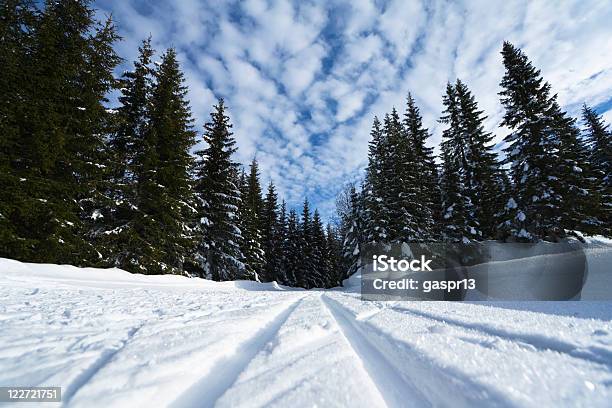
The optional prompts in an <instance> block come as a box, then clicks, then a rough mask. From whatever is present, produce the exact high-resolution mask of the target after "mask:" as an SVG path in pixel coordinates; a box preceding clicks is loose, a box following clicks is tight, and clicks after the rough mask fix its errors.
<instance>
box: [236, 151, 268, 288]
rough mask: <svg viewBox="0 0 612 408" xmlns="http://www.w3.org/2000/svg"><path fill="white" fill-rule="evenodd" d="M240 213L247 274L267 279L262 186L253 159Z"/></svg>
mask: <svg viewBox="0 0 612 408" xmlns="http://www.w3.org/2000/svg"><path fill="white" fill-rule="evenodd" d="M240 197H241V203H240V214H241V220H240V221H241V223H242V226H243V231H242V238H243V243H244V245H243V248H242V253H243V255H244V262H245V268H246V271H247V274H248V275H249V276H257V277H258V279H259V280H262V281H264V282H265V281H266V276H264V274H263V267H264V250H263V247H262V228H261V226H262V224H261V217H262V209H263V200H262V197H261V186H260V182H259V165H258V163H257V160H255V159H253V161H252V162H251V166H250V171H249V175H248V176H247V178H246V182H245V183H244V185H243V186H242V189H241V195H240Z"/></svg>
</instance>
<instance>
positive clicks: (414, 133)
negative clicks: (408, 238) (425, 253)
mask: <svg viewBox="0 0 612 408" xmlns="http://www.w3.org/2000/svg"><path fill="white" fill-rule="evenodd" d="M403 126H404V131H405V132H406V135H407V139H408V141H409V144H410V146H411V150H412V152H413V160H412V169H413V171H414V174H415V177H413V180H412V183H413V188H414V191H415V195H416V199H415V201H414V203H412V217H413V218H414V219H415V228H416V235H415V237H414V238H413V240H419V241H432V240H434V239H435V238H436V236H437V232H436V229H437V228H436V215H437V214H438V213H439V211H440V191H439V187H438V171H437V167H436V163H435V158H434V155H433V148H431V147H427V146H426V145H425V143H426V140H427V138H429V132H428V130H427V129H426V128H424V127H423V119H422V117H421V113H420V111H419V108H418V107H417V106H416V103H415V101H414V99H413V98H412V95H411V94H410V93H408V100H407V108H406V113H405V114H404V121H403Z"/></svg>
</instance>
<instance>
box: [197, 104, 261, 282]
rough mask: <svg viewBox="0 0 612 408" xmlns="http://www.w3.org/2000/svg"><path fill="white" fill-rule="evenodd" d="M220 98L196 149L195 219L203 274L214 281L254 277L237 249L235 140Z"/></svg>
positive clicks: (239, 243) (239, 237) (238, 246)
mask: <svg viewBox="0 0 612 408" xmlns="http://www.w3.org/2000/svg"><path fill="white" fill-rule="evenodd" d="M231 128H232V125H231V123H230V119H229V117H228V116H227V115H226V113H225V103H224V101H223V99H220V100H219V101H218V103H217V105H215V106H214V111H213V112H212V113H211V121H210V122H208V123H206V125H205V126H204V129H205V132H204V141H205V142H206V143H207V145H208V146H207V147H206V149H204V150H201V151H198V153H197V154H198V156H199V159H198V161H197V164H196V192H197V194H198V196H199V197H200V202H201V203H202V204H201V205H200V206H199V211H198V218H199V220H200V228H201V236H202V240H201V242H200V244H199V248H198V249H199V253H200V254H201V260H200V263H201V267H202V270H203V276H205V277H207V278H209V279H214V280H230V279H236V278H247V279H257V276H256V275H253V274H247V271H246V269H245V265H244V263H243V262H242V260H243V259H244V257H243V254H242V251H241V241H242V231H241V230H240V223H239V219H238V211H239V208H238V206H239V204H240V191H239V189H238V182H239V180H238V177H239V174H238V170H237V164H236V163H235V162H233V161H232V154H233V153H234V152H235V151H236V148H235V147H234V146H235V144H236V141H235V140H234V138H233V136H232V133H231Z"/></svg>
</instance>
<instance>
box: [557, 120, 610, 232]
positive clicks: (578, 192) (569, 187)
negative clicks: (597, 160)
mask: <svg viewBox="0 0 612 408" xmlns="http://www.w3.org/2000/svg"><path fill="white" fill-rule="evenodd" d="M554 123H555V129H556V131H557V132H558V134H559V139H560V143H559V158H560V163H559V169H558V175H559V187H558V188H559V191H560V192H561V194H562V197H563V201H562V204H561V209H562V215H561V226H562V227H563V228H564V229H565V232H566V233H569V234H572V235H576V236H578V237H580V235H578V233H586V234H589V235H592V234H596V233H598V232H600V231H601V228H602V227H603V222H602V221H601V220H600V219H599V218H598V216H599V215H600V213H601V211H600V205H601V199H600V195H599V191H598V185H597V177H596V176H595V172H594V171H593V168H592V165H591V162H590V158H589V151H588V149H587V147H586V145H585V143H584V141H583V140H582V138H581V137H580V131H579V129H578V128H577V127H576V125H575V120H574V119H573V118H570V117H567V116H566V114H565V113H564V112H561V111H560V109H559V114H558V115H556V117H555V121H554Z"/></svg>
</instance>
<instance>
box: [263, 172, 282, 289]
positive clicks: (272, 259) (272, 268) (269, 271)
mask: <svg viewBox="0 0 612 408" xmlns="http://www.w3.org/2000/svg"><path fill="white" fill-rule="evenodd" d="M261 221H262V223H261V224H262V228H263V231H262V243H263V251H264V265H263V276H264V281H266V282H270V281H277V282H283V280H284V276H283V271H281V264H280V260H281V256H282V252H281V249H282V247H281V245H282V242H281V239H282V238H281V237H280V234H279V220H278V202H277V195H276V188H275V187H274V184H273V183H272V182H271V181H270V184H269V185H268V192H267V194H266V198H265V200H264V205H263V212H262V218H261Z"/></svg>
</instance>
